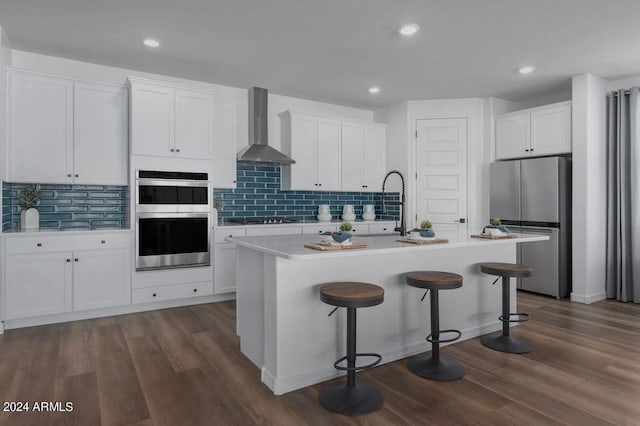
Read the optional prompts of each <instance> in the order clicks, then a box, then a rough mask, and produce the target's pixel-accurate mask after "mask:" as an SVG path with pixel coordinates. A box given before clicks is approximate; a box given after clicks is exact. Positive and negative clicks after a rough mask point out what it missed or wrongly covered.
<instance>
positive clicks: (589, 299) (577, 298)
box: [571, 292, 607, 305]
mask: <svg viewBox="0 0 640 426" xmlns="http://www.w3.org/2000/svg"><path fill="white" fill-rule="evenodd" d="M606 298H607V294H606V293H604V292H603V293H597V294H592V295H584V294H577V293H571V301H572V302H577V303H584V304H587V305H590V304H592V303H595V302H599V301H601V300H605V299H606Z"/></svg>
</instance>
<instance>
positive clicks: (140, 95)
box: [131, 82, 175, 157]
mask: <svg viewBox="0 0 640 426" xmlns="http://www.w3.org/2000/svg"><path fill="white" fill-rule="evenodd" d="M174 98H175V93H174V89H172V88H170V87H165V86H161V85H154V84H145V83H137V82H133V83H132V84H131V153H132V154H133V155H154V156H159V157H172V156H173V155H174V149H175V147H174V115H175V111H174Z"/></svg>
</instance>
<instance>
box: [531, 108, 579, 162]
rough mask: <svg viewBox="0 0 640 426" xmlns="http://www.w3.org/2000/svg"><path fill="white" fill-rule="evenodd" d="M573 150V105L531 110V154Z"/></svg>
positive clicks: (563, 152)
mask: <svg viewBox="0 0 640 426" xmlns="http://www.w3.org/2000/svg"><path fill="white" fill-rule="evenodd" d="M568 152H571V105H560V106H557V107H552V108H546V109H539V110H535V111H532V112H531V154H532V155H549V154H565V153H568Z"/></svg>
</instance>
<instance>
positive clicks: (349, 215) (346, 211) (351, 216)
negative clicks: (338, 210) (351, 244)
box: [342, 204, 356, 221]
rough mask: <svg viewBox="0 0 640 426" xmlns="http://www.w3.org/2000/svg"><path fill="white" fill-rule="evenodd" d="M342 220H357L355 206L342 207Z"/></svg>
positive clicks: (346, 205)
mask: <svg viewBox="0 0 640 426" xmlns="http://www.w3.org/2000/svg"><path fill="white" fill-rule="evenodd" d="M342 220H347V221H352V220H356V213H355V209H354V207H353V204H345V205H344V206H342Z"/></svg>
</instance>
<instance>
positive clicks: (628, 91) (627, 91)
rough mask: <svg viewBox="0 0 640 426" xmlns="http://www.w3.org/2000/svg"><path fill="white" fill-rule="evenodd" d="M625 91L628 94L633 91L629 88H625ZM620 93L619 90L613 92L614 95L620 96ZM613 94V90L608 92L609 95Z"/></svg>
mask: <svg viewBox="0 0 640 426" xmlns="http://www.w3.org/2000/svg"><path fill="white" fill-rule="evenodd" d="M623 93H624V94H625V95H628V94H629V93H631V90H629V89H627V90H625V91H624V92H623ZM619 94H620V92H618V91H617V90H616V91H614V92H613V95H614V96H618V95H619ZM611 95H612V93H611V92H609V93H607V96H611Z"/></svg>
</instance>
